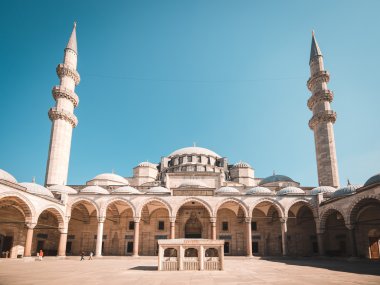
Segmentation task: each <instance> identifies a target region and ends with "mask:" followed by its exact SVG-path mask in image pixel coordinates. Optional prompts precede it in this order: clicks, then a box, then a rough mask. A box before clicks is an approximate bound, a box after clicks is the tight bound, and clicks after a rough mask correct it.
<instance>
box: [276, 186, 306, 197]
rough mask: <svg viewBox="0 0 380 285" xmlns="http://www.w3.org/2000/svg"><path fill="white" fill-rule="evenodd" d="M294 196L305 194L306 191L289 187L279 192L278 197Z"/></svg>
mask: <svg viewBox="0 0 380 285" xmlns="http://www.w3.org/2000/svg"><path fill="white" fill-rule="evenodd" d="M293 194H305V191H303V190H302V189H301V188H298V187H294V186H288V187H285V188H283V189H281V190H280V191H278V192H277V195H278V196H284V195H293Z"/></svg>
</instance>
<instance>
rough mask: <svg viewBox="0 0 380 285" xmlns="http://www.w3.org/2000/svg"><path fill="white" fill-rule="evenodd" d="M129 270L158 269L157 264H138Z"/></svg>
mask: <svg viewBox="0 0 380 285" xmlns="http://www.w3.org/2000/svg"><path fill="white" fill-rule="evenodd" d="M128 270H142V271H157V270H158V267H157V266H136V267H132V268H129V269H128Z"/></svg>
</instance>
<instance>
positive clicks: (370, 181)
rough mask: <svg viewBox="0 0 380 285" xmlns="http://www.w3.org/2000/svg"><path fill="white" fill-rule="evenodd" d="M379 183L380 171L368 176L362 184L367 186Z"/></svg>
mask: <svg viewBox="0 0 380 285" xmlns="http://www.w3.org/2000/svg"><path fill="white" fill-rule="evenodd" d="M376 183H380V173H378V174H375V175H374V176H372V177H371V178H369V179H368V180H367V181H366V182H365V183H364V186H369V185H372V184H376Z"/></svg>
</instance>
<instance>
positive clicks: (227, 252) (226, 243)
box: [224, 241, 230, 254]
mask: <svg viewBox="0 0 380 285" xmlns="http://www.w3.org/2000/svg"><path fill="white" fill-rule="evenodd" d="M224 253H225V254H229V253H230V242H229V241H225V242H224Z"/></svg>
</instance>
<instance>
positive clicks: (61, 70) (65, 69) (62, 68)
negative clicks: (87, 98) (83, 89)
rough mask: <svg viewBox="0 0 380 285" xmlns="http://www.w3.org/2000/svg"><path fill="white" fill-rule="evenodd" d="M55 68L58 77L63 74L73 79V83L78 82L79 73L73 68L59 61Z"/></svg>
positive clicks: (76, 83)
mask: <svg viewBox="0 0 380 285" xmlns="http://www.w3.org/2000/svg"><path fill="white" fill-rule="evenodd" d="M56 70H57V75H58V76H59V78H61V77H63V76H69V77H71V78H72V79H73V80H74V82H75V85H78V84H79V82H80V76H79V73H78V71H76V70H75V69H73V68H72V67H71V66H69V65H67V64H64V63H60V64H58V66H57V69H56Z"/></svg>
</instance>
